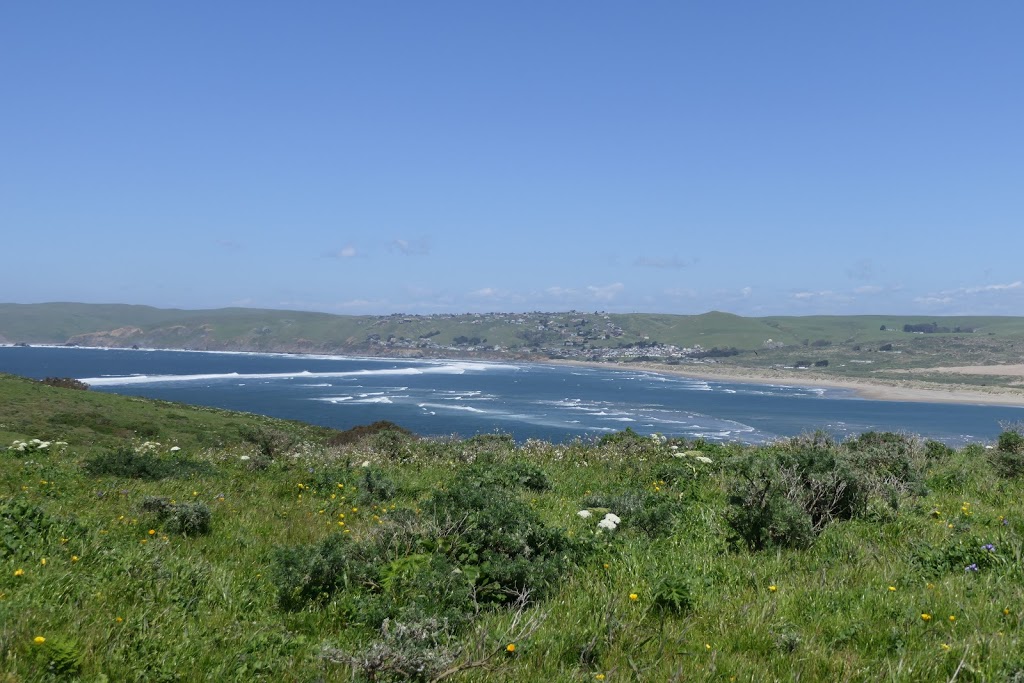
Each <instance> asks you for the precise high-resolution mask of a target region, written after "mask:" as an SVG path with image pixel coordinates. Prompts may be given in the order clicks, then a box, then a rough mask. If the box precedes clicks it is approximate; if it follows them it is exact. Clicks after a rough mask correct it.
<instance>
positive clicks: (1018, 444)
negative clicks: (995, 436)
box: [996, 429, 1024, 455]
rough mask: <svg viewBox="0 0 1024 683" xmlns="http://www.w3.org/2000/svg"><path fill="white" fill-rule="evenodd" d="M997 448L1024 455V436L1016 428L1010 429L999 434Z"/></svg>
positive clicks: (1005, 451)
mask: <svg viewBox="0 0 1024 683" xmlns="http://www.w3.org/2000/svg"><path fill="white" fill-rule="evenodd" d="M996 448H997V449H998V450H1000V451H1002V452H1004V453H1015V454H1017V455H1024V436H1021V434H1020V432H1018V431H1017V430H1015V429H1008V430H1006V431H1004V432H1003V433H1001V434H1000V435H999V441H998V442H997V446H996Z"/></svg>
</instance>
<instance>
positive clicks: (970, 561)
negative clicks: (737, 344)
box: [0, 376, 1024, 682]
mask: <svg viewBox="0 0 1024 683" xmlns="http://www.w3.org/2000/svg"><path fill="white" fill-rule="evenodd" d="M0 405H2V406H3V412H2V415H0V444H3V446H2V447H0V672H3V673H4V674H5V675H6V678H3V680H8V681H52V680H68V681H71V680H83V681H101V680H111V681H172V680H173V681H201V680H210V679H215V680H226V681H253V680H266V681H311V680H320V681H352V680H357V681H395V680H420V681H430V680H434V681H440V680H449V681H459V682H470V681H472V682H476V681H511V680H517V681H520V680H551V681H669V680H721V681H732V680H736V681H792V680H814V681H833V680H848V681H877V680H880V679H884V680H891V681H946V680H953V679H956V680H974V681H983V680H986V681H987V680H1005V681H1010V680H1018V679H1019V678H1020V677H1021V676H1022V675H1024V658H1022V656H1021V652H1022V651H1024V647H1022V645H1024V643H1022V639H1021V636H1022V630H1021V620H1022V618H1024V569H1022V568H1024V562H1022V559H1024V502H1022V501H1024V495H1022V494H1024V479H1022V478H1021V477H1022V475H1024V438H1022V437H1021V436H1020V435H1019V434H1018V433H1017V432H1015V431H1008V432H1005V433H1004V434H1003V435H1002V436H1001V437H1000V439H999V442H998V443H997V444H993V446H994V447H992V448H986V446H985V445H981V444H975V445H971V446H967V447H965V448H963V449H961V450H959V451H952V450H950V449H948V448H946V447H944V446H942V445H941V444H937V443H920V442H917V441H915V440H913V439H911V438H908V437H904V436H900V435H894V434H867V435H862V436H860V437H858V438H857V439H854V440H851V441H849V442H846V443H844V444H835V443H832V442H830V441H829V440H828V439H826V438H824V437H822V436H821V435H807V436H804V437H800V438H797V439H793V440H790V441H787V442H784V443H779V444H774V445H771V446H766V447H742V446H717V445H712V444H707V443H703V442H700V441H696V442H686V441H683V440H664V439H660V438H657V437H655V438H650V437H640V436H638V435H635V434H633V433H631V432H628V431H627V432H622V433H619V434H614V435H610V436H607V437H605V438H603V439H602V440H600V441H598V442H586V443H584V442H576V443H571V444H562V445H557V446H556V445H552V444H547V443H541V442H528V443H526V444H524V445H522V446H517V445H516V444H515V443H514V442H513V441H512V440H511V439H507V438H504V437H502V436H499V435H490V436H479V437H475V438H473V439H469V440H462V441H458V440H441V441H433V440H417V439H415V438H413V437H411V436H408V435H406V434H403V433H401V432H399V431H395V430H393V429H388V428H384V429H376V430H375V429H368V430H359V431H356V432H350V433H338V432H332V431H330V430H324V429H321V428H317V427H311V426H307V425H302V424H299V423H294V422H286V421H281V420H274V419H270V418H264V417H259V416H253V415H245V414H241V413H229V412H224V411H218V410H213V409H200V408H192V407H188V406H184V405H179V404H172V403H166V402H158V401H150V400H145V399H137V398H129V397H121V396H114V395H109V394H98V393H92V392H89V391H77V390H72V389H64V388H57V387H52V386H47V385H44V384H42V383H39V382H33V381H30V380H25V379H21V378H15V377H11V376H0ZM616 520H617V521H616ZM0 678H2V677H0Z"/></svg>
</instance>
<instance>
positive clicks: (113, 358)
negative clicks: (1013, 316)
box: [0, 347, 1024, 445]
mask: <svg viewBox="0 0 1024 683" xmlns="http://www.w3.org/2000/svg"><path fill="white" fill-rule="evenodd" d="M0 372H9V373H13V374H18V375H24V376H28V377H35V378H43V377H48V376H58V377H75V378H78V379H82V380H83V381H85V382H88V383H89V384H90V385H91V387H92V388H93V390H95V391H106V392H111V393H118V394H131V395H138V396H147V397H151V398H159V399H164V400H168V401H180V402H182V403H190V404H195V405H205V406H213V407H218V408H229V409H232V410H242V411H246V412H252V413H260V414H265V415H272V416H275V417H283V418H289V419H295V420H302V421H305V422H310V423H314V424H320V425H324V426H328V427H335V428H338V429H347V428H349V427H353V426H355V425H360V424H367V423H370V422H374V421H376V420H391V421H392V422H395V423H397V424H400V425H402V426H403V427H405V428H407V429H410V430H412V431H413V432H416V433H418V434H422V435H459V436H464V437H465V436H472V435H474V434H481V433H493V432H503V433H508V434H512V435H513V436H514V437H515V438H516V439H517V440H519V441H523V440H525V439H528V438H538V439H545V440H549V441H554V442H562V441H565V440H568V439H572V438H575V437H582V438H593V437H597V436H600V435H602V434H607V433H611V432H615V431H619V430H622V429H625V428H626V427H630V428H632V429H633V430H635V431H637V432H640V433H643V434H651V433H661V434H665V435H668V436H684V437H687V438H698V437H699V438H704V439H707V440H710V441H720V442H730V441H741V442H744V443H765V442H769V441H773V440H776V439H778V438H781V437H786V436H793V435H796V434H800V433H802V432H807V431H813V430H816V429H824V430H827V431H829V432H831V433H832V434H834V435H836V436H837V437H838V438H845V437H847V436H850V435H853V434H859V433H862V432H865V431H870V430H875V431H897V432H905V433H912V434H919V435H921V436H924V437H927V438H933V439H937V440H940V441H944V442H946V443H949V444H951V445H961V444H963V443H966V442H973V441H991V440H993V439H994V438H995V437H996V436H997V435H998V434H999V432H1000V423H1001V422H1002V423H1005V422H1012V421H1020V420H1022V419H1024V409H1021V408H1016V407H1001V406H971V405H954V404H930V403H907V402H893V401H874V400H864V399H860V398H857V397H856V396H855V395H854V394H852V393H851V392H848V391H845V390H838V389H822V388H818V387H813V388H812V387H800V386H789V385H781V384H780V385H761V384H739V383H732V382H716V381H706V380H700V379H691V378H686V377H680V376H675V375H662V374H658V373H653V372H639V371H631V370H621V369H603V368H585V367H575V366H561V365H545V364H533V363H515V362H509V363H498V362H494V363H486V362H470V361H455V360H406V359H384V358H353V357H337V356H311V355H286V354H259V353H208V352H193V351H159V350H116V349H87V348H62V347H29V348H26V347H0ZM2 410H3V407H2V406H0V417H2Z"/></svg>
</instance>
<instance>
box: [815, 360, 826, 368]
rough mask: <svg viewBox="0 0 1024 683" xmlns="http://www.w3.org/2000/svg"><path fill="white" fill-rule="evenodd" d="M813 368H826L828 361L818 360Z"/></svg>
mask: <svg viewBox="0 0 1024 683" xmlns="http://www.w3.org/2000/svg"><path fill="white" fill-rule="evenodd" d="M814 367H816V368H827V367H828V361H827V360H819V361H818V362H816V363H815V364H814Z"/></svg>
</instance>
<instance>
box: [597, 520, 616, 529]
mask: <svg viewBox="0 0 1024 683" xmlns="http://www.w3.org/2000/svg"><path fill="white" fill-rule="evenodd" d="M617 526H618V525H617V524H616V523H615V522H613V521H612V520H610V519H602V520H601V521H600V522H598V523H597V528H598V529H607V530H608V531H615V528H616V527H617Z"/></svg>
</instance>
